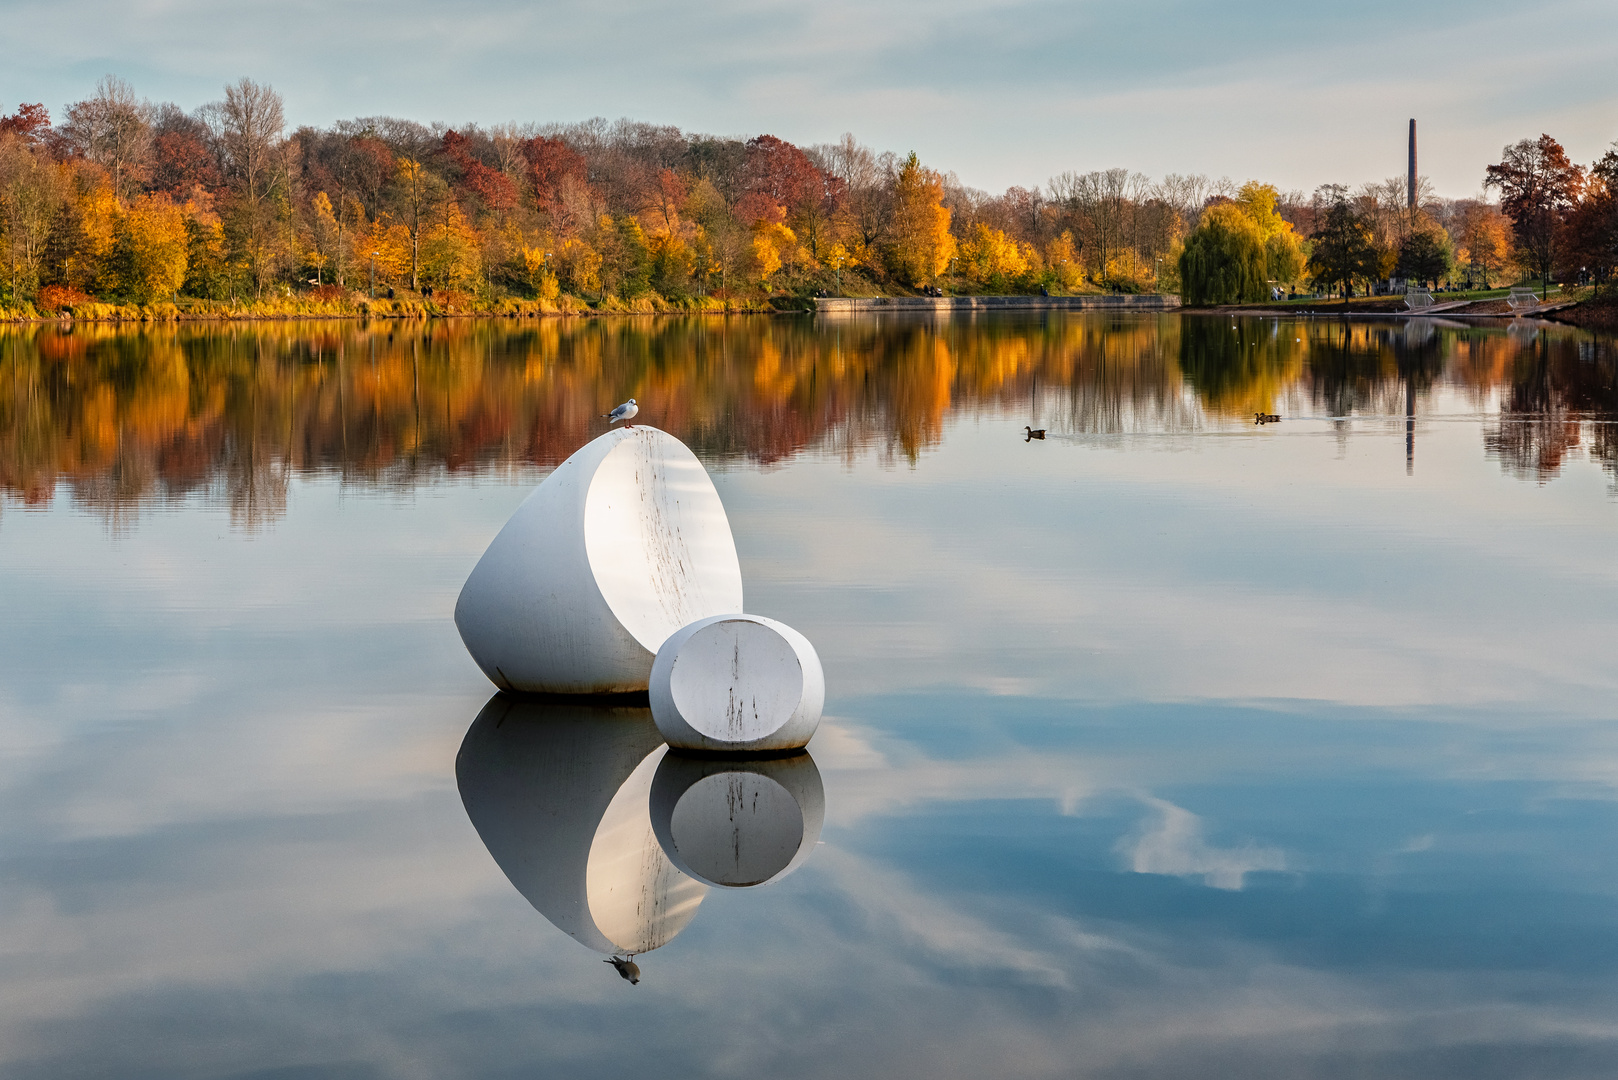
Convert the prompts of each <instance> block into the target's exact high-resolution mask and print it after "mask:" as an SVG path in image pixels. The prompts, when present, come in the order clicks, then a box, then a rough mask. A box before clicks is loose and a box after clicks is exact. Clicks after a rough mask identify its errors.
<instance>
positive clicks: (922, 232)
mask: <svg viewBox="0 0 1618 1080" xmlns="http://www.w3.org/2000/svg"><path fill="white" fill-rule="evenodd" d="M954 256H955V237H953V236H951V235H950V231H949V211H948V210H946V209H945V208H944V178H943V177H942V176H940V175H939V174H938V173H936V172H934V171H933V170H932V169H928V168H925V167H923V166H922V164H921V160H920V159H919V158H918V157H917V156H916V155H915V153H914V152H912V153H911V155H910V156H909V157H908V158H907V159H905V163H904V165H903V166H902V167H901V168H900V169H899V175H898V176H897V177H896V178H895V179H894V184H893V217H892V225H891V226H890V230H889V241H888V263H889V266H890V267H891V268H892V270H893V272H894V274H895V275H896V276H897V277H898V278H899V279H900V280H901V281H904V282H907V283H909V284H911V285H917V286H920V285H929V284H931V283H932V282H933V281H934V280H935V279H936V278H937V277H938V275H940V274H942V273H943V272H944V269H945V268H946V267H947V266H949V261H950V259H952V258H953V257H954Z"/></svg>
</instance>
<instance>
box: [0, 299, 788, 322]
mask: <svg viewBox="0 0 1618 1080" xmlns="http://www.w3.org/2000/svg"><path fill="white" fill-rule="evenodd" d="M806 306H807V305H805V304H804V303H803V302H802V301H801V300H797V299H796V298H791V297H782V298H776V299H762V298H757V297H749V298H736V297H713V296H704V297H689V298H682V299H678V300H666V299H664V298H663V297H661V296H656V295H651V296H642V297H636V298H634V299H632V300H624V299H620V298H619V297H616V296H608V297H606V298H605V299H601V300H594V301H587V300H581V299H579V298H578V297H574V296H565V295H564V296H561V297H558V298H557V299H555V300H522V299H515V298H490V299H480V298H469V297H453V298H442V297H422V296H415V295H411V296H396V297H395V298H394V299H392V300H387V299H382V298H378V299H376V300H372V299H370V298H369V297H347V298H341V299H331V300H320V299H315V298H313V297H310V296H290V297H278V298H269V299H262V300H198V299H193V298H189V297H182V298H178V299H175V300H171V301H163V302H160V303H154V304H119V303H103V302H100V301H94V300H91V301H85V302H80V303H74V304H70V305H64V306H62V307H60V308H58V309H56V310H41V309H39V308H36V307H35V306H34V305H33V304H31V303H26V302H25V303H23V304H21V305H16V306H9V307H8V306H4V305H0V322H81V321H88V322H127V323H162V322H184V321H190V320H205V319H214V320H217V319H243V320H251V319H434V318H445V317H451V316H460V315H477V316H495V317H503V318H542V317H553V316H589V315H665V314H713V315H727V314H741V313H746V312H773V311H781V310H792V311H801V310H804V309H805V307H806Z"/></svg>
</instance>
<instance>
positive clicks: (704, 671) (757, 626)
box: [648, 615, 826, 751]
mask: <svg viewBox="0 0 1618 1080" xmlns="http://www.w3.org/2000/svg"><path fill="white" fill-rule="evenodd" d="M648 689H649V693H650V697H651V705H652V718H653V719H654V720H655V721H656V722H657V729H658V730H659V731H660V732H662V733H663V737H664V738H665V739H667V740H668V741H669V745H670V746H677V747H681V748H683V749H688V750H710V751H712V750H719V751H773V750H793V749H799V748H801V747H803V746H804V745H805V744H807V743H808V742H809V739H810V737H811V736H813V735H814V733H815V728H817V727H818V726H819V725H820V713H821V710H822V709H823V708H824V707H825V703H826V676H825V673H824V671H823V670H822V669H821V666H820V657H819V656H818V655H817V654H816V653H815V647H814V646H813V645H811V644H810V643H809V639H808V638H806V637H804V636H803V635H802V634H800V633H798V632H797V631H796V630H794V629H792V627H790V626H788V625H786V624H785V623H781V622H777V621H775V620H774V619H766V618H764V617H762V616H759V615H715V616H711V617H709V618H706V619H699V620H697V621H696V622H693V623H691V624H689V625H687V626H682V627H681V628H680V629H679V630H677V631H675V632H674V633H673V634H671V635H670V636H669V638H668V640H667V641H665V642H664V643H663V647H662V648H661V649H659V650H658V652H657V658H656V659H655V660H654V661H653V663H652V673H651V681H650V685H649V687H648Z"/></svg>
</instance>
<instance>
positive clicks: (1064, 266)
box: [1045, 230, 1084, 292]
mask: <svg viewBox="0 0 1618 1080" xmlns="http://www.w3.org/2000/svg"><path fill="white" fill-rule="evenodd" d="M1045 266H1046V268H1047V269H1048V270H1049V271H1050V274H1051V278H1052V280H1054V281H1055V282H1056V285H1057V287H1058V288H1060V289H1062V290H1063V291H1064V292H1072V291H1073V290H1074V289H1077V288H1078V287H1079V286H1080V285H1082V284H1084V264H1083V263H1081V262H1079V249H1078V245H1077V244H1075V243H1074V242H1073V233H1072V232H1070V231H1067V230H1064V231H1063V232H1062V235H1060V236H1057V237H1053V238H1052V239H1051V240H1050V242H1049V243H1047V244H1046V245H1045Z"/></svg>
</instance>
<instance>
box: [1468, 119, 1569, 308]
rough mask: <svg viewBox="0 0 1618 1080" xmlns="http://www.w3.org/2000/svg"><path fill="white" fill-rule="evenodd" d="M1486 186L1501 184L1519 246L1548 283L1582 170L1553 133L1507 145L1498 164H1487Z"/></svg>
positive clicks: (1502, 204)
mask: <svg viewBox="0 0 1618 1080" xmlns="http://www.w3.org/2000/svg"><path fill="white" fill-rule="evenodd" d="M1483 186H1484V187H1485V188H1499V189H1500V209H1501V210H1502V211H1503V212H1504V213H1505V215H1506V216H1507V217H1508V218H1510V219H1511V227H1512V232H1513V233H1514V234H1515V236H1516V239H1517V247H1518V249H1519V250H1520V251H1521V252H1522V254H1523V256H1524V261H1526V262H1528V263H1529V264H1530V265H1531V266H1532V267H1533V268H1534V269H1535V270H1537V271H1539V275H1540V280H1541V283H1542V291H1545V290H1548V289H1549V288H1550V277H1551V271H1552V270H1553V269H1555V264H1556V258H1557V243H1558V241H1559V240H1560V239H1561V227H1562V222H1563V220H1564V219H1565V217H1566V216H1567V213H1568V211H1569V210H1571V209H1572V208H1573V206H1574V205H1575V204H1576V203H1577V202H1578V199H1579V195H1580V193H1581V191H1582V190H1583V187H1584V170H1583V169H1581V168H1580V167H1579V166H1577V165H1575V164H1573V162H1571V161H1569V160H1568V156H1567V151H1565V150H1563V149H1562V146H1561V144H1560V143H1558V142H1557V141H1556V140H1555V139H1553V138H1551V137H1550V136H1549V135H1541V136H1540V137H1539V138H1538V139H1537V140H1535V139H1523V140H1522V141H1520V142H1517V143H1514V144H1513V145H1511V146H1508V147H1506V148H1505V150H1504V152H1503V153H1502V155H1501V159H1500V163H1499V164H1498V165H1490V166H1489V167H1488V168H1487V169H1486V170H1484V177H1483Z"/></svg>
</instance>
